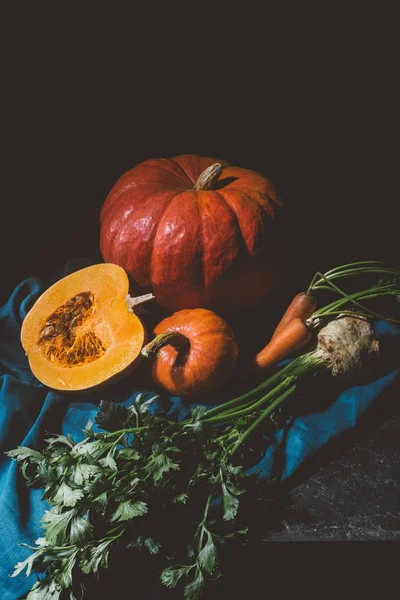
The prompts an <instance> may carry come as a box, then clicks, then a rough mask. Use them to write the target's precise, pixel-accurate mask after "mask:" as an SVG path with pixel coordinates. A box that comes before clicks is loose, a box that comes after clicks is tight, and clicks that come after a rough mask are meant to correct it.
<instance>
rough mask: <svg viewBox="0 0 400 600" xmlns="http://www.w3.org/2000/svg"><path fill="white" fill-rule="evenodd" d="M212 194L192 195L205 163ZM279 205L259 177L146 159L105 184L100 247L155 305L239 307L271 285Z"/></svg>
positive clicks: (277, 261) (191, 159)
mask: <svg viewBox="0 0 400 600" xmlns="http://www.w3.org/2000/svg"><path fill="white" fill-rule="evenodd" d="M216 162H219V163H221V164H222V165H223V167H224V168H223V170H222V173H221V174H220V176H219V179H218V181H217V184H216V189H213V190H207V191H193V187H194V185H195V183H196V181H197V178H198V177H199V175H200V174H201V173H202V172H203V171H204V170H205V169H206V168H207V167H209V166H210V165H212V164H214V163H216ZM281 204H282V201H281V200H280V198H279V197H278V196H277V194H276V191H275V188H274V185H273V183H272V182H271V181H270V180H268V179H266V178H265V177H263V176H261V175H259V174H258V173H255V172H254V171H250V170H248V169H242V168H239V167H231V166H229V165H227V163H225V162H224V161H221V160H219V159H218V160H217V159H214V158H199V157H197V156H195V155H184V156H177V157H175V158H171V159H165V158H160V159H151V160H147V161H145V162H143V163H141V164H139V165H137V166H136V167H134V168H133V169H131V170H129V171H127V172H126V173H125V174H124V175H122V177H120V179H119V180H118V181H117V182H116V183H115V185H114V186H113V187H112V189H111V191H110V193H109V195H108V196H107V198H106V200H105V203H104V205H103V208H102V211H101V215H100V224H101V227H100V249H101V253H102V255H103V258H104V260H105V261H106V262H112V263H116V264H118V265H120V266H121V267H123V268H124V269H125V270H126V271H127V273H128V274H129V275H130V276H131V277H132V278H133V279H134V280H135V281H136V282H137V283H138V284H139V286H140V287H141V288H143V290H152V291H153V293H154V294H155V296H156V299H157V301H158V303H159V304H160V305H162V306H164V307H165V308H167V309H169V310H171V311H176V310H180V309H183V308H194V307H203V308H209V309H212V310H216V311H217V312H218V311H220V312H229V311H235V310H240V309H241V308H245V307H247V306H250V305H252V304H255V303H256V302H258V301H259V300H261V299H262V298H263V297H264V296H265V295H266V294H267V293H268V292H269V291H270V290H271V289H272V288H273V287H275V285H276V283H277V276H278V275H279V271H280V266H281V258H282V256H281V254H280V251H279V249H278V248H277V246H276V240H275V235H274V234H275V232H274V224H273V220H274V216H275V212H276V209H277V208H278V207H279V206H281Z"/></svg>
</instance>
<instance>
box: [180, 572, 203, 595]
mask: <svg viewBox="0 0 400 600" xmlns="http://www.w3.org/2000/svg"><path fill="white" fill-rule="evenodd" d="M203 586H204V576H203V573H202V572H201V571H200V569H197V573H196V577H195V579H193V581H192V582H191V583H188V585H186V586H185V590H184V596H185V598H187V599H188V600H200V597H201V594H202V591H203Z"/></svg>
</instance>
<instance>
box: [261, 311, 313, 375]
mask: <svg viewBox="0 0 400 600" xmlns="http://www.w3.org/2000/svg"><path fill="white" fill-rule="evenodd" d="M311 336H312V332H311V328H310V327H309V326H308V325H307V323H306V322H305V320H304V319H301V318H300V317H296V318H295V319H292V320H291V321H290V322H289V323H287V325H285V326H284V327H282V328H281V330H280V331H279V334H277V335H276V336H275V337H274V338H273V339H272V340H271V341H270V342H269V343H268V344H267V345H266V346H265V347H264V348H263V349H262V350H261V351H260V352H258V354H256V356H255V357H254V358H253V360H252V364H251V367H252V368H253V370H254V369H255V370H257V371H260V370H262V371H265V370H267V369H270V368H272V367H274V366H275V365H276V364H277V363H278V362H280V361H281V360H283V359H284V358H287V357H288V356H290V355H291V354H293V352H295V351H296V350H299V349H300V348H302V347H303V346H305V345H306V344H307V342H309V341H310V339H311Z"/></svg>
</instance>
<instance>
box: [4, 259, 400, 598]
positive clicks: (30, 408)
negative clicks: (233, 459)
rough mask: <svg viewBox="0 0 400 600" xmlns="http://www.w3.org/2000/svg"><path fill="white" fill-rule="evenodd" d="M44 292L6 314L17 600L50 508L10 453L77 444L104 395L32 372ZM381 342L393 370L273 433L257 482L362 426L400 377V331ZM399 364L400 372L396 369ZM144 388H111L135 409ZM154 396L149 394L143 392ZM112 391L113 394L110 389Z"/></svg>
mask: <svg viewBox="0 0 400 600" xmlns="http://www.w3.org/2000/svg"><path fill="white" fill-rule="evenodd" d="M87 264H88V262H82V261H74V262H72V261H71V262H70V263H68V264H67V265H66V268H65V270H64V272H62V273H60V274H59V277H61V276H64V275H66V274H68V273H69V272H72V271H74V270H77V269H79V268H83V267H84V266H87ZM45 288H46V284H45V283H44V282H43V281H41V280H40V279H36V278H29V279H27V280H25V281H23V282H22V283H21V284H20V285H18V287H17V288H16V289H15V290H14V292H13V293H12V295H11V297H10V299H9V301H8V302H7V303H6V304H5V305H4V306H3V307H2V308H1V310H0V340H1V345H0V449H1V453H0V557H1V561H0V590H1V592H0V598H1V600H18V599H19V598H21V597H22V596H23V595H24V594H26V593H27V591H28V590H29V589H30V588H31V586H32V585H33V583H34V581H35V575H31V576H30V577H28V578H27V577H25V576H24V575H19V576H18V577H16V578H10V577H9V575H10V574H11V573H12V572H13V567H14V565H15V564H16V563H17V562H19V561H22V560H24V559H25V558H26V557H27V556H28V555H29V554H30V550H29V548H26V547H24V546H21V545H20V544H21V543H26V544H32V543H33V542H34V541H35V540H36V539H37V538H38V537H41V535H42V530H41V517H42V515H43V513H44V511H45V509H46V508H48V506H47V503H46V502H45V501H42V500H41V496H42V490H37V489H30V488H27V487H26V485H25V482H24V479H23V477H22V475H21V474H20V473H19V469H18V465H17V463H16V461H13V460H11V459H9V458H8V457H7V456H6V455H5V454H4V453H5V452H6V451H8V450H11V449H13V448H16V447H17V446H30V447H39V448H40V447H41V446H42V445H43V440H44V437H45V436H46V433H47V432H50V433H63V434H68V433H69V434H71V435H72V437H73V438H74V439H75V440H76V441H79V440H80V439H82V437H83V433H82V429H83V428H84V427H85V425H86V423H87V421H88V420H89V419H92V420H93V419H94V416H95V414H96V412H97V410H98V403H99V401H100V400H101V399H107V395H106V394H105V392H96V393H92V394H78V393H77V394H73V395H68V394H65V393H60V392H55V391H52V390H49V389H48V388H47V387H45V386H44V385H42V384H41V383H39V381H38V380H37V379H36V378H35V377H34V376H33V375H32V373H31V371H30V369H29V365H28V361H27V358H26V356H25V354H24V352H23V349H22V347H21V344H20V329H21V323H22V321H23V319H24V317H25V315H26V314H27V312H28V311H29V309H30V308H31V306H32V305H33V304H34V302H35V301H36V299H37V298H38V297H39V296H40V294H41V293H43V291H44V290H45ZM375 330H376V334H377V337H378V338H379V339H380V340H381V341H382V342H384V343H386V344H387V345H389V347H390V348H391V352H392V355H394V356H398V361H397V365H396V363H395V362H394V366H393V365H392V366H391V367H389V366H388V368H387V372H386V373H384V374H383V375H382V376H381V377H379V378H378V379H376V380H375V381H373V382H372V383H369V384H366V385H359V386H356V387H351V388H349V389H346V390H345V391H343V392H341V393H340V394H339V395H338V396H337V397H336V399H335V401H334V402H332V403H330V404H329V406H327V407H325V408H324V409H323V410H322V411H318V412H314V413H307V414H304V415H302V416H298V417H297V418H294V419H292V420H291V421H290V422H289V423H288V424H287V426H286V427H285V428H284V429H282V430H280V431H278V432H277V433H276V435H275V436H273V437H271V438H268V439H265V450H264V451H263V454H262V456H261V457H260V460H259V462H258V463H257V464H256V465H254V466H253V467H252V468H251V469H250V471H258V472H259V474H258V477H260V478H266V479H267V478H269V477H270V476H271V474H272V473H273V471H274V463H275V461H276V455H277V451H278V450H279V455H280V460H281V461H282V460H283V463H282V468H281V470H280V474H279V477H280V478H281V479H282V480H284V479H287V478H289V477H291V476H292V475H294V474H295V473H296V471H297V470H298V469H299V467H300V466H301V465H302V464H304V462H305V461H306V459H308V458H309V457H310V456H313V455H315V454H316V453H317V452H318V451H319V450H320V449H322V448H323V447H325V445H326V444H327V443H328V442H329V441H331V440H332V439H334V438H336V437H338V436H339V435H340V434H342V433H344V432H346V431H348V430H349V429H351V428H354V427H356V425H357V423H358V421H359V419H360V417H361V416H363V415H364V414H365V413H366V411H367V410H368V408H369V407H371V406H372V405H373V404H374V403H375V402H376V401H377V400H378V399H379V398H380V397H381V396H382V395H383V393H387V392H389V393H390V390H391V388H394V385H395V383H396V382H397V383H398V382H399V380H400V330H399V329H398V328H396V327H394V326H392V325H389V324H388V323H386V322H383V321H378V322H377V323H376V324H375ZM396 367H399V368H396ZM139 392H143V390H134V391H132V390H131V389H130V390H129V391H127V388H126V386H125V387H123V388H121V389H118V388H113V390H112V397H110V399H112V400H113V401H118V402H121V403H123V404H124V405H126V406H128V405H130V404H131V403H132V402H133V401H134V399H135V397H136V396H137V394H138V393H139ZM144 393H145V395H149V397H150V396H152V395H154V393H153V392H152V390H151V389H148V390H144ZM107 394H110V392H107ZM152 410H153V411H156V412H157V413H158V414H166V415H167V416H168V418H170V419H177V420H181V419H183V418H185V417H187V416H188V415H189V413H190V408H189V407H188V406H186V405H185V404H184V403H183V402H182V400H181V399H180V398H176V397H171V398H169V404H168V405H165V403H164V402H163V403H162V404H158V405H157V403H154V404H153V405H152Z"/></svg>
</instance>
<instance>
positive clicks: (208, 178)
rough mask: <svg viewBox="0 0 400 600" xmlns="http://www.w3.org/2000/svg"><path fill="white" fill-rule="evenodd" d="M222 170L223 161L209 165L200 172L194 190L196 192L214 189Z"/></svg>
mask: <svg viewBox="0 0 400 600" xmlns="http://www.w3.org/2000/svg"><path fill="white" fill-rule="evenodd" d="M221 172H222V165H221V163H214V164H213V165H211V166H210V167H207V169H205V170H204V171H203V172H202V173H200V175H199V177H198V179H197V181H196V183H195V186H194V188H193V190H194V191H195V192H204V191H206V190H212V189H214V185H215V184H216V183H217V180H218V177H219V176H220V175H221Z"/></svg>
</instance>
